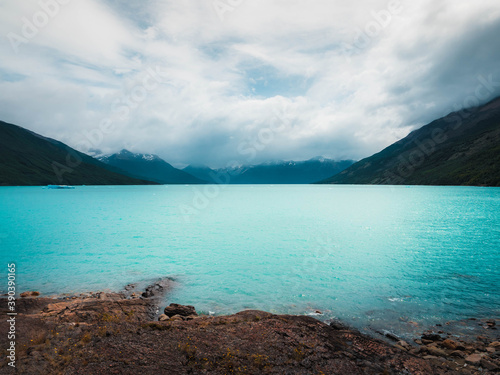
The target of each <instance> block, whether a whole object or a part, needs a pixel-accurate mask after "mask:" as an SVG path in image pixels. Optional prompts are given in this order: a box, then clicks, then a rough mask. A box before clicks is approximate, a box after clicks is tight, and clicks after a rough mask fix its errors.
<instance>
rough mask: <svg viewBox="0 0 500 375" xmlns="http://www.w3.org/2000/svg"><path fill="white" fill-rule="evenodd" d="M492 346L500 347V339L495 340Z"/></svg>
mask: <svg viewBox="0 0 500 375" xmlns="http://www.w3.org/2000/svg"><path fill="white" fill-rule="evenodd" d="M488 346H490V347H492V348H500V341H493V342H492V343H491V344H490V345H488Z"/></svg>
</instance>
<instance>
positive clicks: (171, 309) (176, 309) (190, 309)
mask: <svg viewBox="0 0 500 375" xmlns="http://www.w3.org/2000/svg"><path fill="white" fill-rule="evenodd" d="M165 315H167V316H169V317H173V316H174V315H180V316H190V315H194V316H198V313H197V312H196V310H195V308H194V306H189V305H188V306H184V305H178V304H177V303H171V304H170V306H167V307H165Z"/></svg>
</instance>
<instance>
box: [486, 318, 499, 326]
mask: <svg viewBox="0 0 500 375" xmlns="http://www.w3.org/2000/svg"><path fill="white" fill-rule="evenodd" d="M486 324H487V325H488V327H494V326H496V324H497V322H496V321H494V320H493V319H491V320H487V321H486Z"/></svg>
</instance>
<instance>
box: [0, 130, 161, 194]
mask: <svg viewBox="0 0 500 375" xmlns="http://www.w3.org/2000/svg"><path fill="white" fill-rule="evenodd" d="M62 184H64V185H144V184H154V183H153V182H151V181H145V180H141V179H135V178H131V177H129V176H125V175H123V174H120V173H119V172H118V171H117V170H115V169H113V168H111V167H109V166H107V165H106V164H103V163H101V162H100V161H98V160H96V159H94V158H92V157H90V156H88V155H85V154H83V153H81V152H78V151H76V150H74V149H72V148H71V147H69V146H67V145H65V144H64V143H62V142H59V141H56V140H54V139H51V138H47V137H44V136H42V135H39V134H37V133H34V132H32V131H30V130H27V129H24V128H22V127H20V126H17V125H14V124H9V123H6V122H3V121H0V185H3V186H40V185H62Z"/></svg>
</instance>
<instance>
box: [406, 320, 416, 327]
mask: <svg viewBox="0 0 500 375" xmlns="http://www.w3.org/2000/svg"><path fill="white" fill-rule="evenodd" d="M408 324H411V325H412V326H414V327H418V323H417V322H413V321H409V322H408Z"/></svg>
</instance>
